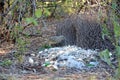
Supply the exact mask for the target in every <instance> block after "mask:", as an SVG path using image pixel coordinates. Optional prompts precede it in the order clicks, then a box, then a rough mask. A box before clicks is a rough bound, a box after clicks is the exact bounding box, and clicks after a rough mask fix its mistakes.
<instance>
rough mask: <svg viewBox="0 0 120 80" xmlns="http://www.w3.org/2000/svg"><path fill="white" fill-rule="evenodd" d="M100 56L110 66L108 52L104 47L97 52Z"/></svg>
mask: <svg viewBox="0 0 120 80" xmlns="http://www.w3.org/2000/svg"><path fill="white" fill-rule="evenodd" d="M99 56H100V58H101V59H102V60H103V61H105V62H106V63H107V64H108V65H110V66H112V64H111V61H110V52H109V51H108V50H107V49H106V50H104V51H102V52H100V54H99Z"/></svg>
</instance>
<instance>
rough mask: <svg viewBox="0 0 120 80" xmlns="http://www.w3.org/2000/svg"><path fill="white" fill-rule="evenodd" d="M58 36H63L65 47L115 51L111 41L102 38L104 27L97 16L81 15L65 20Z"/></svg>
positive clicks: (61, 24)
mask: <svg viewBox="0 0 120 80" xmlns="http://www.w3.org/2000/svg"><path fill="white" fill-rule="evenodd" d="M56 35H57V36H60V35H63V36H64V37H65V43H64V44H63V45H77V46H79V47H82V48H84V49H98V50H104V49H108V50H110V51H112V50H114V48H115V47H114V45H113V44H112V42H111V41H110V39H109V38H108V37H107V36H105V37H104V39H103V37H102V27H101V26H100V23H99V21H98V19H97V16H93V15H88V14H80V15H74V16H71V17H69V18H67V19H64V20H62V21H61V23H59V24H58V25H57V28H56Z"/></svg>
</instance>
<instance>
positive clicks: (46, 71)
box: [0, 24, 112, 80]
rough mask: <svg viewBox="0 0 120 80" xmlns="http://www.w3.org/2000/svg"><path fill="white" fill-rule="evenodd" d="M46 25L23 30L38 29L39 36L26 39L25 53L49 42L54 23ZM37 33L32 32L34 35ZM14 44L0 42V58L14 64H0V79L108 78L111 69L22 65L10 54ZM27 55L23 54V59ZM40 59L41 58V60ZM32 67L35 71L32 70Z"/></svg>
mask: <svg viewBox="0 0 120 80" xmlns="http://www.w3.org/2000/svg"><path fill="white" fill-rule="evenodd" d="M47 25H49V26H48V27H47V28H46V27H41V26H37V27H36V28H35V29H34V31H33V27H31V29H32V31H33V32H31V31H30V28H27V29H26V31H25V32H29V33H30V34H33V33H34V32H36V31H37V30H40V33H39V34H40V35H39V36H30V37H29V39H27V41H29V43H30V44H28V45H27V48H28V50H27V51H26V52H25V54H26V55H30V54H37V53H38V51H39V49H40V47H41V46H44V44H49V41H48V38H49V37H50V36H53V35H55V27H54V26H55V24H47ZM36 34H38V33H34V35H36ZM14 51H16V50H15V46H14V45H13V44H9V43H7V42H5V43H2V44H1V48H0V55H3V56H0V57H1V58H0V60H4V59H7V58H9V59H12V61H13V62H14V64H13V65H12V66H10V67H2V66H0V73H1V74H0V80H110V78H111V74H110V73H112V70H111V69H110V68H108V70H107V66H106V65H104V66H103V67H102V68H95V69H93V70H92V69H91V71H84V70H83V71H82V72H77V71H76V70H65V69H60V70H58V71H54V70H52V69H50V68H47V67H46V68H43V67H41V65H39V66H24V65H22V63H19V64H18V61H17V60H16V59H15V58H14V56H11V55H12V54H14ZM26 59H27V57H26V56H23V60H26ZM41 61H42V60H41ZM34 68H35V69H36V71H34Z"/></svg>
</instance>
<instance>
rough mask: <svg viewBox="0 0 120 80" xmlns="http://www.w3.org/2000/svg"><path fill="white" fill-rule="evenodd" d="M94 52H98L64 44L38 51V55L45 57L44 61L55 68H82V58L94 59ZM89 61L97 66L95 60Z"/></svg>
mask: <svg viewBox="0 0 120 80" xmlns="http://www.w3.org/2000/svg"><path fill="white" fill-rule="evenodd" d="M95 54H98V52H97V51H93V50H90V49H88V50H85V49H82V48H80V47H77V46H64V47H55V48H50V49H45V50H44V51H40V52H39V57H40V56H42V58H44V59H45V62H46V61H49V62H50V66H53V67H54V68H55V69H58V68H60V67H66V68H78V69H82V68H83V67H84V66H86V62H85V61H84V60H86V59H87V61H90V60H91V59H94V58H95ZM95 60H96V59H95ZM89 63H90V64H92V65H95V66H97V62H89Z"/></svg>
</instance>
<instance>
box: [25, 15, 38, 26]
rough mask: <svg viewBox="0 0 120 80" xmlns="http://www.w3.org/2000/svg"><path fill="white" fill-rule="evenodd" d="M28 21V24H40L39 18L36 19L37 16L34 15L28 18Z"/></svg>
mask: <svg viewBox="0 0 120 80" xmlns="http://www.w3.org/2000/svg"><path fill="white" fill-rule="evenodd" d="M37 17H38V16H37ZM26 22H27V23H28V24H30V23H33V24H34V25H35V26H37V25H38V23H37V20H36V19H35V18H33V17H30V18H26Z"/></svg>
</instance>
